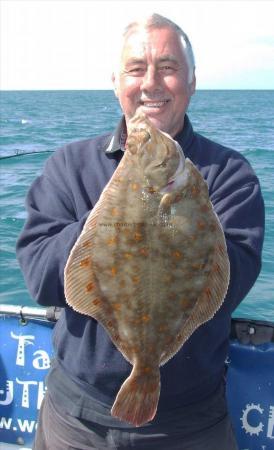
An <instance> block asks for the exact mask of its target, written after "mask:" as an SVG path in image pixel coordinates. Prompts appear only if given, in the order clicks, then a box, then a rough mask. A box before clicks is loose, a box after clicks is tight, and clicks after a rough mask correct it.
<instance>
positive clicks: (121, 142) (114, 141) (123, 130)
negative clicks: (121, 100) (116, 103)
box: [105, 116, 127, 153]
mask: <svg viewBox="0 0 274 450" xmlns="http://www.w3.org/2000/svg"><path fill="white" fill-rule="evenodd" d="M126 140H127V127H126V121H125V116H123V117H122V118H121V120H120V121H119V123H118V125H117V127H116V129H115V131H114V133H113V135H112V137H111V140H110V143H109V144H108V146H107V148H106V150H105V152H106V153H115V152H117V151H118V150H122V151H123V152H124V151H125V144H126Z"/></svg>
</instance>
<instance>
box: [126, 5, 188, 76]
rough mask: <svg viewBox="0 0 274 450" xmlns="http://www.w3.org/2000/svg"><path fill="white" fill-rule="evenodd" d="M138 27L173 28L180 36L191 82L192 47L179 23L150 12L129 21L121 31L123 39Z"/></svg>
mask: <svg viewBox="0 0 274 450" xmlns="http://www.w3.org/2000/svg"><path fill="white" fill-rule="evenodd" d="M138 28H145V29H146V30H150V29H153V28H171V29H172V30H174V31H175V32H176V33H177V34H178V35H179V37H180V38H181V42H182V45H183V49H184V51H185V56H186V60H187V64H188V70H189V77H188V81H189V83H191V82H192V80H193V76H194V70H195V58H194V53H193V49H192V45H191V43H190V40H189V38H188V36H187V34H186V33H185V32H184V31H183V30H182V28H181V27H179V25H177V24H176V23H175V22H173V21H172V20H170V19H168V18H167V17H164V16H161V15H160V14H156V13H154V14H151V15H149V16H147V17H145V18H142V19H141V20H136V21H134V22H131V23H129V24H128V25H127V26H126V28H125V29H124V32H123V39H124V40H125V39H126V38H127V36H128V35H129V34H131V33H132V32H134V31H135V30H137V29H138Z"/></svg>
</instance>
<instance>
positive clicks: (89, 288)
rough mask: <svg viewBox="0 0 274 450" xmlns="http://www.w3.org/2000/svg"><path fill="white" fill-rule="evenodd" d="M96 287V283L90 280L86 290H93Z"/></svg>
mask: <svg viewBox="0 0 274 450" xmlns="http://www.w3.org/2000/svg"><path fill="white" fill-rule="evenodd" d="M93 289H94V283H92V282H90V283H88V284H87V285H86V292H91V291H92V290H93Z"/></svg>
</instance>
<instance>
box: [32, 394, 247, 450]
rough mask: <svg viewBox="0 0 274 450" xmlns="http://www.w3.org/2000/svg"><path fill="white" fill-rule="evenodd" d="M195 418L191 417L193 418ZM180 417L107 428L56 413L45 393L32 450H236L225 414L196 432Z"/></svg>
mask: <svg viewBox="0 0 274 450" xmlns="http://www.w3.org/2000/svg"><path fill="white" fill-rule="evenodd" d="M193 420H194V421H195V417H193ZM180 422H181V421H180V419H179V420H178V419H177V418H176V417H174V420H172V421H171V422H170V421H169V423H168V424H166V425H165V424H162V425H161V427H157V426H156V427H153V426H152V427H140V428H134V429H132V428H131V429H130V430H128V429H125V428H124V429H123V428H110V427H108V426H103V425H100V424H98V423H92V422H88V424H87V423H85V421H83V420H80V419H78V418H76V417H72V416H71V415H70V414H69V413H68V412H67V413H60V410H58V409H57V408H56V405H54V402H53V401H52V399H51V397H50V395H49V394H48V393H46V395H45V397H44V400H43V402H42V405H41V409H40V414H39V422H38V428H37V432H36V437H35V442H34V446H33V450H88V449H98V450H103V449H116V450H118V449H123V450H126V449H128V450H130V449H138V450H167V449H168V450H220V449H221V450H238V446H237V443H236V439H235V435H234V432H233V429H232V425H231V421H230V418H229V416H228V414H225V415H224V416H223V417H220V418H219V420H217V422H216V423H214V424H213V425H211V426H210V427H208V428H204V429H199V431H195V432H193V430H192V431H189V432H187V431H186V430H185V428H184V427H183V426H182V425H181V423H180Z"/></svg>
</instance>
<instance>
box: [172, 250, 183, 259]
mask: <svg viewBox="0 0 274 450" xmlns="http://www.w3.org/2000/svg"><path fill="white" fill-rule="evenodd" d="M171 255H172V256H173V258H175V259H177V260H178V259H182V257H183V254H182V252H180V251H179V250H175V251H174V252H172V253H171Z"/></svg>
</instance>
